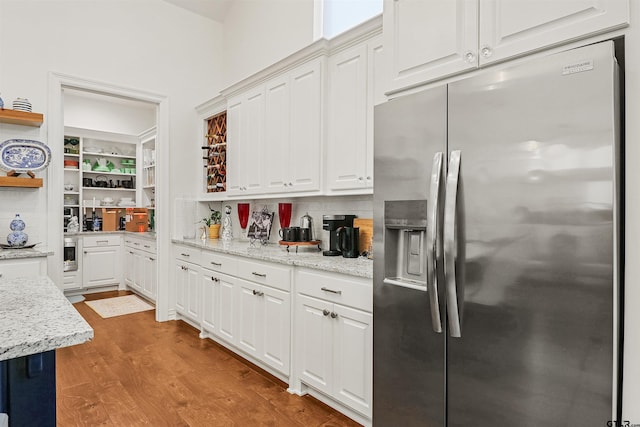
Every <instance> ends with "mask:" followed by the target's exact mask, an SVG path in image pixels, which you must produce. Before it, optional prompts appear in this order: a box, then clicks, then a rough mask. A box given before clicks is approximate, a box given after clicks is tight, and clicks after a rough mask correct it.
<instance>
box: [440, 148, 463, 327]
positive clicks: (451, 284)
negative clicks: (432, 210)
mask: <svg viewBox="0 0 640 427" xmlns="http://www.w3.org/2000/svg"><path fill="white" fill-rule="evenodd" d="M459 177H460V151H452V152H451V156H450V157H449V174H448V176H447V187H446V196H445V202H444V209H445V213H444V271H445V283H446V288H447V313H448V318H449V334H450V335H451V336H452V337H461V336H462V335H461V330H460V312H459V310H458V293H457V290H456V261H457V256H458V254H457V252H458V248H457V240H456V231H457V230H456V228H457V223H456V221H457V218H456V210H457V199H458V180H459Z"/></svg>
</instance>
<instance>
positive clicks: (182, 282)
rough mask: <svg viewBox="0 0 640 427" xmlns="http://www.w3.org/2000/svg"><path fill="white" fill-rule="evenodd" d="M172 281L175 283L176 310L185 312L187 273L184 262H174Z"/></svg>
mask: <svg viewBox="0 0 640 427" xmlns="http://www.w3.org/2000/svg"><path fill="white" fill-rule="evenodd" d="M173 271H174V283H175V284H176V311H177V312H178V313H185V312H186V309H185V307H186V304H187V302H186V301H187V275H188V272H187V270H186V269H185V266H184V264H182V263H181V262H176V264H175V265H174V268H173Z"/></svg>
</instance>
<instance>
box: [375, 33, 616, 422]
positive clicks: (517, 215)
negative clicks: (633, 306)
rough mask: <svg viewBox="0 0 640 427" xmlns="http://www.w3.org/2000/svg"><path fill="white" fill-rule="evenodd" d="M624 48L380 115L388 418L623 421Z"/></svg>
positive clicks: (440, 93)
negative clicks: (620, 60)
mask: <svg viewBox="0 0 640 427" xmlns="http://www.w3.org/2000/svg"><path fill="white" fill-rule="evenodd" d="M614 51H615V49H614V44H613V42H603V43H599V44H594V45H590V46H586V47H582V48H579V49H573V50H568V51H565V52H562V53H558V54H553V55H548V56H546V57H543V58H536V59H533V60H529V61H520V62H519V63H518V64H516V65H511V66H509V65H503V66H501V67H494V68H492V69H488V70H486V71H484V72H480V73H477V74H475V75H474V76H472V77H470V78H466V79H461V80H459V81H456V82H453V83H450V84H448V85H444V84H443V85H442V86H440V87H436V88H432V89H428V90H426V91H423V92H420V93H415V94H411V95H407V96H403V97H399V98H397V99H394V100H391V101H389V102H387V103H385V104H382V105H380V106H377V107H376V109H375V116H374V117H375V166H374V168H375V169H374V170H375V181H374V182H375V191H374V227H375V229H374V248H373V253H374V287H373V293H374V335H373V336H374V359H373V365H374V381H373V387H374V398H373V425H374V426H375V427H386V426H403V427H408V426H448V427H454V426H455V427H469V426H473V427H485V426H486V427H489V426H490V427H495V426H518V427H525V426H532V427H533V426H535V427H540V426H554V427H555V426H605V425H607V422H608V421H610V420H612V419H614V417H615V414H616V413H617V411H618V407H619V403H618V402H619V399H618V396H617V386H618V346H619V342H618V333H619V332H618V330H619V324H618V320H617V319H618V318H619V313H618V310H619V308H618V307H619V302H618V300H619V278H618V270H619V268H618V265H619V264H620V260H619V258H620V257H619V251H618V249H617V248H618V247H619V246H620V242H619V232H618V229H619V226H620V220H619V212H620V199H619V197H620V196H619V194H618V189H619V187H620V185H619V181H620V179H621V173H620V169H619V167H618V165H619V161H618V156H619V150H620V149H619V147H620V143H619V139H620V138H619V132H620V131H619V129H620V125H619V112H618V110H619V96H618V80H619V77H618V73H619V71H618V65H617V62H616V59H615V54H614Z"/></svg>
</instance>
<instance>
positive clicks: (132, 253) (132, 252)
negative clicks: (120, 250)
mask: <svg viewBox="0 0 640 427" xmlns="http://www.w3.org/2000/svg"><path fill="white" fill-rule="evenodd" d="M129 253H130V254H131V255H133V252H131V251H129ZM85 254H86V252H85Z"/></svg>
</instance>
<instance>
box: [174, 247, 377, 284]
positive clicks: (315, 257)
mask: <svg viewBox="0 0 640 427" xmlns="http://www.w3.org/2000/svg"><path fill="white" fill-rule="evenodd" d="M171 241H172V242H173V243H177V244H182V245H186V246H190V247H194V248H197V249H202V250H207V251H213V252H219V253H223V254H228V255H236V256H241V257H244V258H249V259H254V260H260V261H268V262H274V263H278V264H285V265H291V266H298V267H306V268H311V269H315V270H322V271H328V272H334V273H339V274H346V275H349V276H355V277H363V278H366V279H371V278H373V261H372V260H370V259H367V258H364V257H359V258H343V257H341V256H333V257H326V256H323V255H322V253H321V252H320V251H318V250H317V247H314V249H312V248H301V250H300V251H299V252H298V253H296V251H295V249H291V248H290V252H287V251H286V249H285V247H284V246H280V245H278V244H275V245H274V244H267V245H265V246H260V245H258V246H255V247H254V246H251V245H250V243H249V242H248V241H239V240H233V241H230V242H224V241H222V240H204V241H203V240H200V239H172V240H171Z"/></svg>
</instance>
